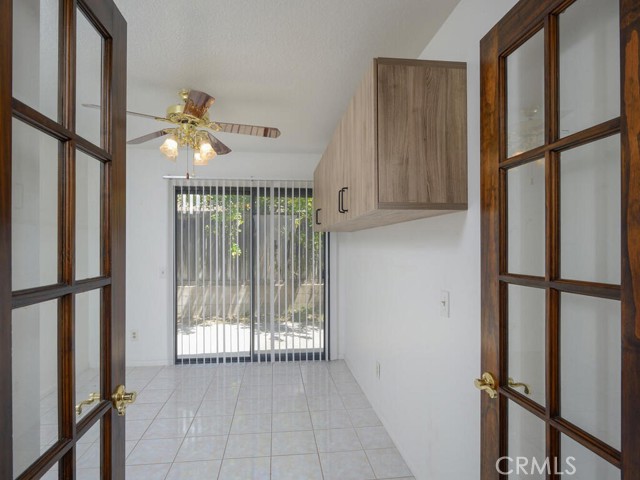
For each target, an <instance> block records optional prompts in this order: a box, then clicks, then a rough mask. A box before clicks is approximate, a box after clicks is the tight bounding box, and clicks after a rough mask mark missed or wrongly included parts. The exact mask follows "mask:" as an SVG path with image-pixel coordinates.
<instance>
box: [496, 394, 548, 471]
mask: <svg viewBox="0 0 640 480" xmlns="http://www.w3.org/2000/svg"><path fill="white" fill-rule="evenodd" d="M508 423H509V446H508V455H509V458H510V459H511V460H509V461H503V462H502V463H501V464H500V469H501V471H502V472H504V473H509V478H522V479H525V478H526V479H545V478H547V477H546V470H544V465H545V460H546V446H545V445H546V444H545V439H546V437H545V424H544V422H543V421H542V420H540V419H539V418H538V417H536V416H535V415H533V414H532V413H529V412H528V411H526V410H525V409H523V408H522V407H520V406H519V405H517V404H515V403H513V402H509V422H508ZM534 459H535V465H534ZM536 465H538V466H542V468H543V470H542V472H540V470H539V469H538V468H537V467H536Z"/></svg>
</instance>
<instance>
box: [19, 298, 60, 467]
mask: <svg viewBox="0 0 640 480" xmlns="http://www.w3.org/2000/svg"><path fill="white" fill-rule="evenodd" d="M57 353H58V302H57V300H52V301H49V302H46V303H42V304H39V305H34V306H30V307H24V308H18V309H16V310H14V311H13V312H12V316H11V359H12V362H11V372H12V387H13V396H12V398H13V476H14V478H15V477H17V476H18V475H19V474H20V473H22V472H23V471H24V470H25V469H26V468H27V467H28V466H29V465H31V464H32V463H33V462H34V461H35V460H36V459H37V458H38V457H39V456H40V455H41V454H42V453H44V452H45V451H46V450H47V449H48V448H49V447H51V446H52V445H53V444H54V443H55V442H56V441H57V440H58V356H57Z"/></svg>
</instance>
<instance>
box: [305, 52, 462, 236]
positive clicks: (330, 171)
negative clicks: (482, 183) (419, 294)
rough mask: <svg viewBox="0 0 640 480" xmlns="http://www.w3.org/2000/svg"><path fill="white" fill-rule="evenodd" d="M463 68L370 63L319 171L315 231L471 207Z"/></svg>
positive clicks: (457, 65)
mask: <svg viewBox="0 0 640 480" xmlns="http://www.w3.org/2000/svg"><path fill="white" fill-rule="evenodd" d="M466 75H467V71H466V64H464V63H458V62H434V61H427V60H402V59H390V58H378V59H375V60H374V61H373V65H372V67H371V68H370V69H369V71H367V73H366V75H365V77H364V79H363V81H362V83H361V84H360V86H359V87H358V90H357V91H356V94H355V95H354V96H353V98H352V99H351V101H350V103H349V106H348V107H347V110H346V112H345V114H344V115H343V117H342V118H341V120H340V123H339V124H338V126H337V127H336V129H335V132H334V134H333V137H332V138H331V141H330V142H329V145H328V146H327V149H326V150H325V152H324V154H323V156H322V159H321V160H320V163H319V164H318V167H317V168H316V171H315V172H314V189H315V195H314V202H315V208H316V209H320V210H319V212H318V215H317V216H318V219H319V221H318V222H317V223H316V229H317V230H318V231H355V230H363V229H366V228H372V227H377V226H382V225H389V224H392V223H399V222H403V221H408V220H414V219H418V218H424V217H430V216H435V215H442V214H445V213H451V212H455V211H459V210H466V208H467V113H466V111H467V103H466V102H467V99H466V95H467V80H466Z"/></svg>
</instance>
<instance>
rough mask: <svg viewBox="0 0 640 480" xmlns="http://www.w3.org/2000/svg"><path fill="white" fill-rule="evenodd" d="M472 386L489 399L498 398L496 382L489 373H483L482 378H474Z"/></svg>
mask: <svg viewBox="0 0 640 480" xmlns="http://www.w3.org/2000/svg"><path fill="white" fill-rule="evenodd" d="M473 384H474V385H475V387H476V388H477V389H478V390H481V391H483V392H486V393H487V395H489V397H490V398H496V397H497V396H498V390H497V383H496V380H495V378H493V375H491V374H490V373H489V372H484V373H483V374H482V377H480V378H476V379H475V380H474V381H473Z"/></svg>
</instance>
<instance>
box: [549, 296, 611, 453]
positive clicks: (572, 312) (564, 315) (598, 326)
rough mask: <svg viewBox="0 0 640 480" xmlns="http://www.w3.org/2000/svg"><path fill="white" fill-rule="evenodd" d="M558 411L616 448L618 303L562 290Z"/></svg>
mask: <svg viewBox="0 0 640 480" xmlns="http://www.w3.org/2000/svg"><path fill="white" fill-rule="evenodd" d="M561 304H562V305H561V311H560V315H561V316H560V338H561V344H560V361H561V367H560V375H561V377H560V378H561V382H562V383H561V402H562V411H561V414H562V416H563V417H564V418H566V419H567V420H569V421H570V422H572V423H574V424H576V425H577V426H579V427H580V428H582V429H584V430H586V431H587V432H589V433H591V434H592V435H594V436H596V437H598V438H600V439H601V440H603V441H605V442H607V443H608V444H610V445H611V446H613V447H615V448H617V449H620V422H621V416H620V403H621V393H620V385H621V377H620V371H621V364H620V357H621V355H622V353H621V351H620V344H621V331H620V302H618V301H616V300H606V299H602V298H593V297H586V296H581V295H572V294H564V293H563V294H562V297H561Z"/></svg>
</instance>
